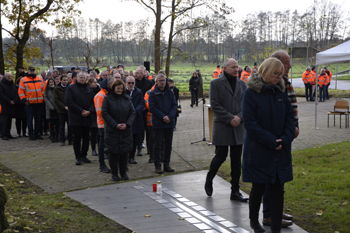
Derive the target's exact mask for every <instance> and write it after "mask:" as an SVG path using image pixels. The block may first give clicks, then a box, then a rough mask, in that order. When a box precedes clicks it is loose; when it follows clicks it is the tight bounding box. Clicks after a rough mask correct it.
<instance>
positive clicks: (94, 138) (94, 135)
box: [90, 127, 98, 150]
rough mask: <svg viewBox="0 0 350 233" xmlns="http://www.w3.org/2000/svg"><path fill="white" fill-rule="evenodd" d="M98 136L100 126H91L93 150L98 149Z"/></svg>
mask: <svg viewBox="0 0 350 233" xmlns="http://www.w3.org/2000/svg"><path fill="white" fill-rule="evenodd" d="M97 137H98V128H92V127H91V128H90V141H91V150H96V143H97V141H98V140H97Z"/></svg>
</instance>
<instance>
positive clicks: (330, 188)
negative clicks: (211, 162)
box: [219, 142, 350, 233]
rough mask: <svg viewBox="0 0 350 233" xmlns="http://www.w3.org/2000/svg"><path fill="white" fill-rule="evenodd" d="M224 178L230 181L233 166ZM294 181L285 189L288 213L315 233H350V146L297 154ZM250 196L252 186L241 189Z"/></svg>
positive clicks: (224, 169)
mask: <svg viewBox="0 0 350 233" xmlns="http://www.w3.org/2000/svg"><path fill="white" fill-rule="evenodd" d="M219 171H220V175H221V176H223V177H224V178H225V179H226V180H227V181H229V180H230V178H229V177H230V164H229V162H225V163H224V164H223V166H222V167H221V168H220V170H219ZM293 173H294V180H293V181H291V182H288V183H286V185H285V195H284V197H285V204H284V211H285V212H286V213H288V214H292V215H294V222H295V224H297V225H299V226H300V227H301V228H303V229H305V230H306V231H308V232H311V233H330V232H349V229H350V221H349V216H350V204H349V202H350V142H343V143H338V144H330V145H325V146H322V147H317V148H312V149H305V150H299V151H294V152H293ZM241 188H242V189H243V190H244V191H245V192H246V193H249V192H250V189H251V184H250V183H243V184H242V187H241Z"/></svg>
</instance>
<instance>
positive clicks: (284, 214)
mask: <svg viewBox="0 0 350 233" xmlns="http://www.w3.org/2000/svg"><path fill="white" fill-rule="evenodd" d="M282 219H284V220H291V221H292V220H293V216H292V215H289V214H286V213H283V214H282Z"/></svg>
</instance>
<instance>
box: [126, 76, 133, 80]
mask: <svg viewBox="0 0 350 233" xmlns="http://www.w3.org/2000/svg"><path fill="white" fill-rule="evenodd" d="M129 78H132V79H133V80H134V81H135V77H134V76H128V77H126V79H125V81H126V80H128V79H129Z"/></svg>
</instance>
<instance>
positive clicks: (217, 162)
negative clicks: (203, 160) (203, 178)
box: [208, 145, 242, 192]
mask: <svg viewBox="0 0 350 233" xmlns="http://www.w3.org/2000/svg"><path fill="white" fill-rule="evenodd" d="M229 147H230V159H231V190H232V191H233V192H235V191H238V190H239V179H240V177H241V156H242V145H235V146H215V156H214V158H213V159H212V161H211V163H210V168H209V172H208V177H209V178H210V179H212V178H214V177H215V175H216V173H217V171H218V170H219V168H220V166H221V164H222V163H223V162H225V160H226V157H227V155H228V148H229Z"/></svg>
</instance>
